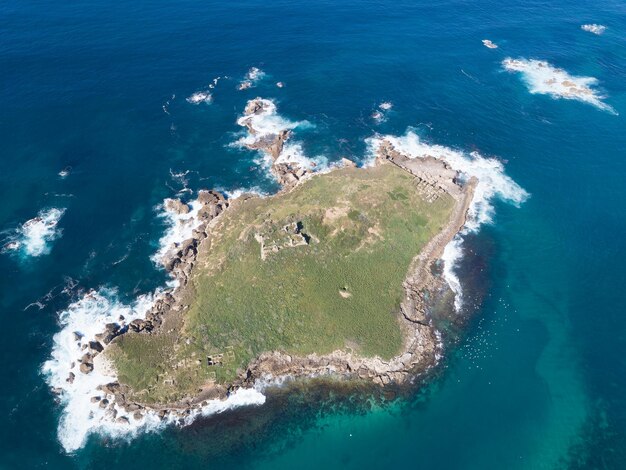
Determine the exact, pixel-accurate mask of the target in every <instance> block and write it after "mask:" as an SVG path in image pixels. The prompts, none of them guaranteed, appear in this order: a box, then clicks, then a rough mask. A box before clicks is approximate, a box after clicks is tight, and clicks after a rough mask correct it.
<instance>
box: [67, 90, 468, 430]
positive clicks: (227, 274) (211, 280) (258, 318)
mask: <svg viewBox="0 0 626 470" xmlns="http://www.w3.org/2000/svg"><path fill="white" fill-rule="evenodd" d="M265 112H268V104H267V101H265V100H262V99H256V100H252V101H251V102H249V104H248V106H247V108H246V112H245V115H244V117H243V118H242V119H240V124H241V125H242V126H244V127H246V128H247V132H248V140H247V143H246V145H247V146H248V147H249V148H251V149H256V150H259V151H261V152H263V154H264V155H265V156H266V158H268V159H269V161H270V164H271V168H272V172H273V174H274V175H275V176H276V179H277V180H278V181H279V182H280V184H281V185H282V189H281V191H279V192H278V193H277V194H275V195H272V196H267V197H261V196H258V195H252V194H248V195H243V196H241V197H238V198H236V199H232V200H229V199H226V198H225V197H224V196H223V195H222V194H220V193H219V192H217V191H209V190H206V191H200V192H199V193H198V198H197V201H196V202H195V203H194V209H193V211H195V212H194V213H193V214H194V215H193V223H194V229H193V236H192V237H191V238H189V239H188V240H185V241H184V242H183V243H180V244H178V245H176V246H173V247H172V249H171V250H170V251H169V252H168V254H167V255H166V256H165V257H164V258H163V260H162V262H163V265H164V267H165V268H166V269H167V270H168V271H169V272H170V273H171V275H172V276H173V277H174V278H175V279H176V280H177V283H176V284H177V286H176V287H175V288H172V289H169V290H168V291H166V292H164V293H162V294H161V295H160V296H159V297H158V298H157V300H156V301H155V303H154V305H153V307H152V308H151V309H150V311H149V312H148V313H147V315H146V316H145V318H143V319H135V320H133V321H130V322H129V323H125V322H124V321H123V319H121V321H120V323H119V324H117V323H113V324H109V325H107V328H106V331H103V332H102V333H101V334H100V335H98V337H97V338H95V339H94V340H93V341H90V342H89V343H88V347H87V349H86V352H85V355H84V356H83V359H82V360H81V364H80V366H79V368H78V369H79V371H77V373H81V374H90V373H92V371H93V369H94V367H96V368H98V367H101V368H108V369H110V370H113V371H115V375H116V376H117V381H115V382H112V383H110V384H108V385H105V386H101V387H100V392H101V393H99V394H98V396H94V397H93V399H92V401H94V402H98V401H99V402H100V405H101V407H102V406H104V407H109V408H111V409H112V410H113V411H115V413H116V415H117V420H118V422H119V423H123V422H128V420H129V419H135V420H141V419H142V417H143V415H144V414H145V413H147V412H151V413H154V412H157V413H159V416H165V415H166V414H177V415H180V416H183V415H184V414H185V413H189V412H190V410H193V409H194V408H199V407H201V406H202V405H203V404H204V403H206V401H207V400H210V399H222V398H225V397H226V396H228V395H229V394H230V393H232V392H233V391H234V390H237V389H238V388H242V387H243V388H247V387H252V386H253V385H254V384H255V383H258V382H259V381H265V380H280V379H282V378H285V377H308V376H319V375H328V376H335V377H338V378H352V379H360V380H368V381H373V382H374V383H376V384H379V385H381V386H385V385H387V384H390V383H398V384H402V383H404V382H406V381H408V380H409V379H411V378H412V377H414V376H415V374H419V373H420V372H423V371H424V370H426V369H428V368H429V367H431V366H432V365H433V364H435V363H436V360H437V356H438V353H439V352H440V350H441V344H440V340H439V338H438V333H437V331H436V330H435V328H434V326H433V325H432V321H431V320H430V317H429V310H430V307H431V304H432V302H433V299H437V298H441V297H442V296H446V295H447V296H448V297H450V295H451V293H450V291H449V289H448V287H447V285H446V283H445V281H444V280H443V278H442V277H441V275H440V274H438V273H437V270H435V269H433V266H434V265H435V263H436V261H437V260H438V259H439V258H440V256H441V254H442V251H443V249H444V247H445V246H446V244H447V243H449V242H450V240H451V239H452V238H453V237H454V236H455V235H456V234H457V233H458V231H459V230H460V229H461V227H462V226H463V224H464V223H465V220H466V214H467V210H468V207H469V204H470V202H471V200H472V197H473V191H474V188H475V185H476V180H475V179H469V180H462V179H461V176H460V175H459V174H458V173H457V172H456V171H455V170H453V169H451V168H450V167H449V166H447V165H446V164H445V163H444V162H442V161H441V160H437V159H435V158H432V157H428V156H424V158H419V159H411V158H408V157H407V156H406V155H404V154H403V153H402V152H401V151H399V150H398V149H396V148H395V147H394V146H393V145H392V144H391V143H390V142H388V141H382V143H381V144H380V145H379V147H378V149H377V158H376V161H375V163H374V164H373V165H372V166H370V167H367V168H357V167H356V166H355V165H354V164H353V163H352V162H351V161H349V160H347V159H344V160H343V161H342V162H340V164H338V165H336V166H335V167H333V168H331V169H330V170H329V171H326V172H315V171H314V169H312V168H310V167H308V168H307V167H303V166H302V165H300V164H298V163H297V162H294V161H291V160H290V158H289V155H285V154H284V147H285V142H286V141H287V140H288V139H289V138H290V131H289V130H288V129H285V130H281V131H280V132H278V133H276V134H271V135H268V134H260V133H259V132H258V131H257V129H256V128H255V125H254V123H255V119H254V117H255V116H259V115H262V114H263V113H265ZM166 205H167V207H168V210H170V211H175V212H177V213H180V214H190V213H191V211H192V207H190V205H189V204H187V203H184V202H182V201H180V200H173V199H170V200H167V201H166ZM81 340H84V339H83V338H81V337H79V336H77V338H76V341H81ZM113 418H115V416H113Z"/></svg>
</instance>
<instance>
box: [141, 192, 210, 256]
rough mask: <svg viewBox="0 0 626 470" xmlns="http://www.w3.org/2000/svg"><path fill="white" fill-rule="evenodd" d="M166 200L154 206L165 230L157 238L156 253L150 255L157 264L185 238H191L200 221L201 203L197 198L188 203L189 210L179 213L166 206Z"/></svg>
mask: <svg viewBox="0 0 626 470" xmlns="http://www.w3.org/2000/svg"><path fill="white" fill-rule="evenodd" d="M166 201H167V200H165V201H163V204H159V205H158V206H156V207H155V210H156V211H157V213H158V216H157V217H158V218H159V219H161V220H163V222H164V225H165V232H164V233H163V235H162V236H161V238H160V239H159V247H158V249H157V251H156V253H155V254H154V255H152V261H153V262H154V263H156V264H157V265H160V264H161V263H162V261H163V260H164V259H165V258H167V255H168V253H169V252H170V251H171V250H173V249H176V248H177V247H178V246H179V245H180V244H181V243H183V242H184V241H185V240H189V239H190V238H192V236H193V231H194V229H196V228H198V227H199V226H200V224H201V223H202V220H200V219H199V218H198V217H197V215H198V211H199V210H200V209H201V208H202V204H201V203H199V202H198V201H197V200H195V199H194V200H192V201H190V202H189V203H188V206H189V212H187V213H186V214H180V213H178V212H176V211H175V210H173V209H172V208H168V205H167V204H166Z"/></svg>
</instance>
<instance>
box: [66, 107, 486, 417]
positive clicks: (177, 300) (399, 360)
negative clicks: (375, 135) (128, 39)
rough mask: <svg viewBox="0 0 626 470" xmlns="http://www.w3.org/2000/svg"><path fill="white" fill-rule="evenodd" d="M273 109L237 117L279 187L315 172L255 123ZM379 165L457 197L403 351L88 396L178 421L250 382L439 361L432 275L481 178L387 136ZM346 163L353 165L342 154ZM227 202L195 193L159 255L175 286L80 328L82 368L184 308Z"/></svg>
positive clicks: (172, 202)
mask: <svg viewBox="0 0 626 470" xmlns="http://www.w3.org/2000/svg"><path fill="white" fill-rule="evenodd" d="M268 111H269V110H268V102H267V101H266V100H262V99H260V98H257V99H255V100H251V101H250V102H249V103H248V106H247V107H246V110H245V114H244V116H243V117H242V118H241V119H240V121H239V123H240V124H241V125H242V126H245V127H246V128H247V130H248V133H249V137H250V138H249V139H248V140H247V142H246V146H247V147H248V148H250V149H254V150H258V151H260V152H262V153H264V154H265V155H266V156H268V157H269V158H270V159H271V161H272V164H271V171H272V173H273V174H274V175H275V177H276V179H277V180H278V182H279V183H280V184H281V185H282V190H281V191H289V190H290V189H292V188H293V187H294V186H296V185H297V184H299V182H300V181H302V180H303V179H306V178H308V177H312V176H313V175H314V174H315V173H314V172H313V171H312V169H311V168H304V167H302V166H301V165H298V164H297V163H294V162H289V161H285V159H284V158H282V157H283V150H284V147H285V142H287V140H288V139H289V138H290V136H291V131H290V130H289V129H284V130H280V131H279V132H277V133H275V134H262V133H260V132H259V131H258V130H257V129H256V128H255V127H254V116H258V115H260V114H263V113H266V112H268ZM375 164H377V165H378V164H393V165H396V166H398V167H400V168H402V169H403V170H404V171H407V172H409V173H411V174H412V175H413V176H414V177H415V182H416V183H415V184H416V189H417V190H418V191H420V192H421V194H422V195H423V196H424V198H425V199H426V200H430V198H432V199H433V200H434V199H436V198H437V197H438V195H440V194H443V193H446V194H448V195H450V196H452V197H453V198H454V200H455V207H454V211H453V214H452V216H451V218H450V220H449V222H448V224H447V226H446V227H445V228H444V229H443V230H442V231H441V232H440V233H438V234H437V235H436V236H435V237H434V238H433V239H432V240H431V241H430V242H429V243H428V244H427V246H426V247H425V248H424V249H423V250H422V252H421V253H420V254H419V255H418V256H416V257H415V258H414V260H413V262H412V265H411V267H410V269H409V273H408V275H407V278H406V279H405V282H404V289H405V298H404V300H403V302H402V304H401V313H402V315H401V316H399V322H400V324H401V327H402V330H403V333H404V343H403V348H402V353H401V354H399V355H398V356H396V357H395V358H393V359H391V360H389V361H384V360H382V359H380V358H378V357H374V358H366V357H360V356H358V355H357V354H355V353H353V352H352V351H349V350H339V351H335V352H333V353H331V354H327V355H317V354H311V355H308V356H306V357H295V356H291V355H288V354H285V353H283V352H280V351H272V352H266V353H263V354H261V355H260V356H258V357H257V358H256V359H255V360H254V361H252V362H251V363H250V364H249V365H248V367H247V369H246V370H245V371H242V373H241V374H240V375H239V377H238V378H237V379H236V380H234V381H233V382H232V383H230V384H228V385H220V384H214V383H211V384H207V385H206V386H205V387H203V389H202V391H201V392H200V393H198V394H197V395H196V396H190V397H187V398H185V399H183V400H181V401H179V402H176V403H169V404H159V405H151V404H146V403H140V402H137V401H135V400H132V399H130V398H129V397H130V395H131V392H132V391H131V390H130V389H129V387H128V386H126V385H124V384H121V383H119V382H118V381H113V382H111V383H108V384H106V385H101V386H99V387H98V390H97V392H94V395H93V396H92V397H91V402H92V403H94V404H95V403H98V406H99V407H100V408H102V409H106V413H107V416H108V417H109V418H110V420H111V421H115V422H117V423H119V424H128V422H129V419H128V417H126V416H120V417H117V415H118V411H117V410H118V409H119V410H122V409H123V410H124V411H125V412H126V414H127V415H128V416H132V417H133V419H135V420H141V419H143V417H144V416H145V414H146V413H156V414H157V415H158V417H160V418H162V419H163V418H165V417H166V416H168V415H169V417H174V418H176V419H177V418H185V417H186V416H189V415H190V414H192V413H194V412H197V411H198V410H200V409H201V407H202V406H203V405H205V404H206V403H207V400H212V399H225V398H226V397H227V396H228V395H229V394H231V393H233V392H234V391H236V390H238V389H239V388H251V387H254V386H255V384H258V383H260V382H263V383H272V382H276V381H279V380H281V379H284V378H289V377H314V376H336V377H341V378H348V379H362V380H368V381H372V382H373V383H375V384H377V385H380V386H386V385H389V384H398V385H401V384H403V383H407V382H409V381H411V380H412V379H413V378H414V377H416V376H417V375H419V374H420V373H423V372H424V371H426V370H428V369H430V368H431V367H432V366H433V365H435V364H436V363H437V361H438V358H439V356H440V354H441V352H442V344H441V339H440V337H439V333H438V332H437V331H436V329H435V327H434V326H433V324H432V321H431V320H430V319H429V314H428V310H429V299H433V298H435V297H436V296H438V295H440V294H441V292H443V291H445V290H447V289H448V287H447V285H446V283H445V280H444V279H443V278H442V277H441V276H440V275H436V274H434V270H433V269H432V268H433V263H435V262H436V261H437V260H438V259H439V258H440V256H441V254H442V252H443V249H444V247H445V246H446V245H447V244H448V243H449V242H450V241H451V240H452V238H453V237H454V236H455V235H456V234H457V233H458V232H459V231H460V230H461V228H462V227H463V225H464V224H465V221H466V216H467V211H468V208H469V205H470V203H471V201H472V198H473V193H474V189H475V186H476V183H477V180H476V179H475V178H471V179H470V180H468V181H461V178H460V175H459V173H458V172H457V171H455V170H453V169H452V168H450V167H449V166H448V165H447V164H446V163H444V162H442V161H441V160H437V159H435V158H433V157H428V156H425V157H424V158H420V159H411V158H409V157H407V156H406V155H404V154H402V153H401V152H399V151H398V150H397V149H396V148H395V147H394V146H393V145H392V144H391V143H390V142H389V141H383V142H382V143H381V144H380V146H379V147H378V149H377V156H376V162H375ZM341 165H343V166H346V165H354V164H353V163H352V162H351V161H349V160H347V159H344V160H343V161H342V162H341ZM242 197H246V196H245V195H244V196H242ZM248 197H251V196H248ZM164 206H165V209H166V210H167V211H169V212H171V213H173V214H177V215H189V214H191V211H192V208H191V207H190V206H189V205H187V204H185V203H183V202H182V201H180V200H177V199H167V200H165V203H164ZM228 206H229V202H228V200H227V199H226V198H225V197H224V196H223V195H222V194H220V193H219V192H217V191H209V190H202V191H199V192H198V198H197V200H196V201H195V206H194V209H193V210H194V211H195V213H194V214H193V215H192V216H190V217H189V218H188V219H187V221H186V223H190V224H192V226H193V230H192V236H191V238H189V239H187V240H184V241H183V242H182V243H179V244H177V245H175V246H173V247H172V248H171V249H169V251H168V252H167V253H166V254H165V256H164V257H163V259H162V260H161V262H162V264H163V266H164V268H165V269H166V270H167V271H168V273H169V274H170V275H171V276H172V278H173V279H174V280H175V285H176V287H174V288H171V289H168V290H166V291H163V292H162V293H161V294H160V295H158V296H157V298H156V300H155V301H154V303H153V305H152V308H150V309H149V311H148V312H147V313H146V315H145V317H144V318H142V319H134V320H132V321H130V322H126V320H125V319H124V318H123V317H120V318H119V322H117V323H108V324H107V325H106V327H105V330H104V331H103V332H101V333H100V334H98V335H96V338H95V339H93V340H86V339H85V338H83V337H82V335H81V333H80V332H75V334H74V335H75V337H74V339H75V341H77V342H78V343H79V344H81V348H82V349H84V350H85V354H84V355H83V357H82V358H81V360H80V364H79V367H78V369H79V373H81V374H90V373H92V371H93V370H94V366H95V367H101V368H102V367H104V366H103V365H102V363H103V362H106V360H105V358H103V357H101V354H102V353H103V352H104V351H105V349H106V348H107V346H108V345H109V344H110V343H111V342H113V341H115V338H117V337H118V336H120V335H123V334H126V333H128V332H133V333H139V334H158V329H159V328H161V327H162V326H163V321H164V319H165V318H166V317H167V315H168V314H170V315H171V314H173V313H174V312H179V313H182V312H183V311H184V310H185V309H186V308H187V307H188V306H187V305H186V304H185V299H184V298H183V297H184V296H183V294H182V293H183V291H184V287H185V286H186V285H187V283H188V281H189V278H190V276H191V274H192V271H193V268H194V266H195V264H196V262H197V255H198V249H199V246H200V244H201V243H202V242H203V240H205V239H206V238H207V237H208V235H209V234H210V232H211V227H212V221H213V220H215V219H216V218H217V217H219V215H220V214H221V213H223V212H224V211H225V210H228ZM84 340H85V341H84ZM74 379H75V375H74V373H73V372H71V373H70V375H69V377H68V378H67V381H68V382H70V383H71V381H73V380H74Z"/></svg>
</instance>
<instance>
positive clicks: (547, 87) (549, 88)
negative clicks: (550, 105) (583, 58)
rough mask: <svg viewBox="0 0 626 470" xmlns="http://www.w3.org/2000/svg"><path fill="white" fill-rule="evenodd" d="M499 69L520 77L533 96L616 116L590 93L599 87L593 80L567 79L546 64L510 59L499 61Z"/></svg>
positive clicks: (573, 77)
mask: <svg viewBox="0 0 626 470" xmlns="http://www.w3.org/2000/svg"><path fill="white" fill-rule="evenodd" d="M502 66H503V67H504V69H505V70H507V71H509V72H519V73H521V74H522V77H523V79H524V82H525V83H526V86H527V87H528V90H529V91H530V92H531V93H533V94H542V95H550V96H552V97H553V98H563V99H567V100H577V101H582V102H583V103H588V104H591V105H593V106H595V107H596V108H598V109H602V110H604V111H608V112H610V113H613V114H616V115H617V112H616V111H615V109H613V108H612V107H611V106H609V105H608V104H606V103H604V102H603V101H602V100H603V99H604V98H606V97H605V96H604V95H602V94H600V93H598V92H597V91H596V90H594V89H593V87H594V86H596V85H597V84H598V80H597V79H596V78H594V77H577V76H574V75H570V74H569V73H567V72H566V71H565V70H563V69H560V68H558V67H555V66H553V65H551V64H550V63H549V62H546V61H545V60H535V59H511V58H510V57H509V58H506V59H504V60H503V61H502Z"/></svg>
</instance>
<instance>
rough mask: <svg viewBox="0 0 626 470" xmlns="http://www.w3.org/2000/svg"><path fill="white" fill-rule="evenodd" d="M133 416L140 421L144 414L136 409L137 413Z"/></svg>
mask: <svg viewBox="0 0 626 470" xmlns="http://www.w3.org/2000/svg"><path fill="white" fill-rule="evenodd" d="M133 418H134V419H136V420H137V421H139V420H140V419H142V418H143V414H142V413H141V411H135V413H133Z"/></svg>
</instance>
